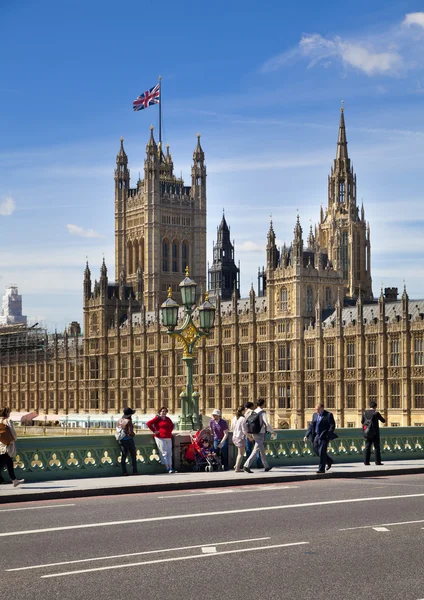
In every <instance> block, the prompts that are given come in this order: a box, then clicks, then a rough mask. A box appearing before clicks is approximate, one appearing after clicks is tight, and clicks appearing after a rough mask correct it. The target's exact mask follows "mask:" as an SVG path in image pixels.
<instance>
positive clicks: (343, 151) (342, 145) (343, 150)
mask: <svg viewBox="0 0 424 600" xmlns="http://www.w3.org/2000/svg"><path fill="white" fill-rule="evenodd" d="M348 159H349V157H348V154H347V140H346V125H345V119H344V106H343V101H342V106H341V108H340V125H339V137H338V140H337V153H336V160H346V161H347V160H348Z"/></svg>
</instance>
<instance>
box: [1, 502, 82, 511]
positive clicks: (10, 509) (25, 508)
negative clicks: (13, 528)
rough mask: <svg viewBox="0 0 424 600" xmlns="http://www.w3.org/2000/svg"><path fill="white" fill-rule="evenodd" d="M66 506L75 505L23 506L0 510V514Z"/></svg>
mask: <svg viewBox="0 0 424 600" xmlns="http://www.w3.org/2000/svg"><path fill="white" fill-rule="evenodd" d="M67 506H75V504H54V505H51V506H25V507H24V508H2V509H0V512H15V511H18V510H41V509H42V508H65V507H67Z"/></svg>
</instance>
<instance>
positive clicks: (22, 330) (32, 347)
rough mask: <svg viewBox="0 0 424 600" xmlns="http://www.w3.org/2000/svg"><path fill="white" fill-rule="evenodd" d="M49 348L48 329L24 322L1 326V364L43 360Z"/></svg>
mask: <svg viewBox="0 0 424 600" xmlns="http://www.w3.org/2000/svg"><path fill="white" fill-rule="evenodd" d="M48 350H49V344H48V335H47V330H46V329H43V328H41V327H36V326H34V325H33V326H32V327H27V326H26V325H24V324H22V325H7V326H5V327H0V365H6V364H12V363H16V362H38V361H42V360H45V359H46V354H47V353H48Z"/></svg>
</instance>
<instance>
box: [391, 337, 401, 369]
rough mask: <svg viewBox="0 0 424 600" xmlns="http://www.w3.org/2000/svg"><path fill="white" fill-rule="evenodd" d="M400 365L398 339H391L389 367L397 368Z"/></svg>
mask: <svg viewBox="0 0 424 600" xmlns="http://www.w3.org/2000/svg"><path fill="white" fill-rule="evenodd" d="M399 364H400V355H399V338H393V339H392V340H391V341H390V366H391V367H398V366H399Z"/></svg>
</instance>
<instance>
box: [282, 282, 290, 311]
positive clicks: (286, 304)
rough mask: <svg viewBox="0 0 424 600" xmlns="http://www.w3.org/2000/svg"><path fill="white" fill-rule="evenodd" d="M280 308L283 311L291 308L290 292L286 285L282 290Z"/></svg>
mask: <svg viewBox="0 0 424 600" xmlns="http://www.w3.org/2000/svg"><path fill="white" fill-rule="evenodd" d="M280 308H281V310H282V311H288V310H289V293H288V291H287V288H285V287H283V288H282V290H281V292H280Z"/></svg>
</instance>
